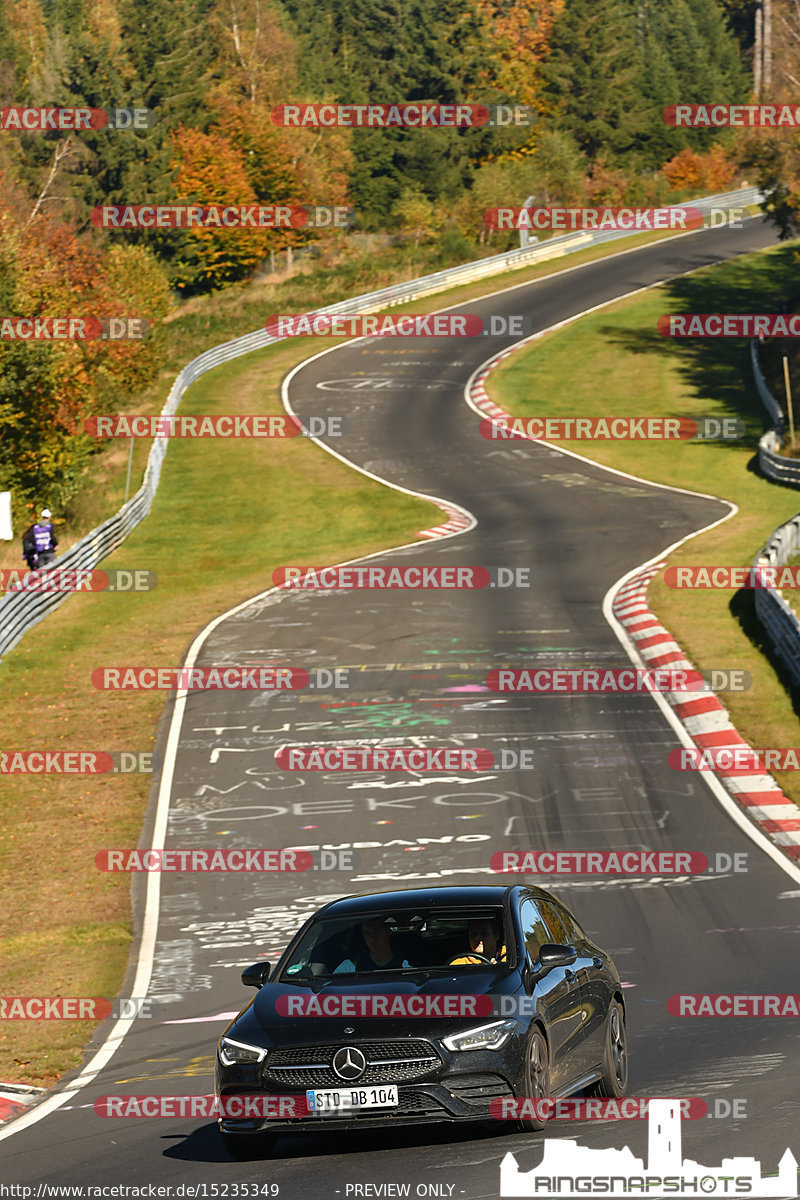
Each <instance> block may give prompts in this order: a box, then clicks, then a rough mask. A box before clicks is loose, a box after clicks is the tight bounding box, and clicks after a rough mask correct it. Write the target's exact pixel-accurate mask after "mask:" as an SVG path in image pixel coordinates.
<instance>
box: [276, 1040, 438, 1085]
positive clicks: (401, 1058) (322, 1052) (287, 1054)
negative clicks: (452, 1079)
mask: <svg viewBox="0 0 800 1200" xmlns="http://www.w3.org/2000/svg"><path fill="white" fill-rule="evenodd" d="M347 1044H348V1043H347V1042H337V1043H334V1044H333V1045H329V1046H292V1047H288V1048H283V1047H281V1048H279V1049H276V1050H271V1051H270V1052H269V1054H268V1055H267V1061H266V1063H265V1064H264V1068H263V1072H262V1080H263V1082H264V1083H265V1084H269V1083H280V1084H283V1085H284V1086H288V1087H313V1088H325V1087H342V1085H343V1082H344V1081H343V1080H342V1079H341V1078H340V1077H339V1076H338V1075H337V1074H336V1073H335V1071H334V1070H333V1067H332V1066H331V1061H332V1059H333V1056H334V1054H335V1053H336V1051H337V1050H339V1049H340V1048H341V1047H342V1046H346V1045H347ZM351 1044H352V1043H351ZM357 1045H358V1048H359V1049H360V1050H361V1051H362V1053H363V1055H364V1057H365V1058H366V1060H367V1066H366V1070H365V1071H364V1074H363V1075H361V1076H360V1077H359V1078H358V1079H357V1080H353V1081H352V1082H353V1083H354V1084H358V1085H359V1086H361V1085H363V1084H370V1083H400V1082H405V1081H407V1080H409V1079H421V1078H422V1077H423V1076H424V1075H428V1074H430V1072H431V1071H433V1070H435V1069H436V1068H437V1067H438V1066H440V1064H441V1059H440V1058H439V1055H438V1054H437V1053H436V1051H435V1050H434V1048H433V1046H432V1045H431V1044H430V1042H425V1041H422V1040H421V1039H419V1038H417V1039H414V1038H409V1039H408V1040H407V1041H391V1042H389V1041H386V1042H358V1043H357Z"/></svg>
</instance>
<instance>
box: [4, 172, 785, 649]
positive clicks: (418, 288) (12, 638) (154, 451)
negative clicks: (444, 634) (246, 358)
mask: <svg viewBox="0 0 800 1200" xmlns="http://www.w3.org/2000/svg"><path fill="white" fill-rule="evenodd" d="M762 199H763V194H762V192H761V191H760V190H759V189H758V188H755V187H750V188H740V189H739V190H738V191H733V192H720V193H718V194H717V195H714V196H702V197H700V198H699V199H697V200H691V201H687V202H686V204H685V206H684V207H689V206H691V207H692V208H696V209H699V210H700V211H701V212H702V213H703V214H704V215H707V214H709V213H710V212H711V211H712V210H714V209H724V208H725V207H726V206H728V207H731V208H745V207H747V206H748V205H753V204H759V203H760V202H761V200H762ZM630 236H631V235H630V232H629V231H627V230H613V229H610V230H602V231H582V232H579V233H568V234H564V235H563V236H561V237H555V238H550V239H549V240H548V241H546V242H537V243H535V244H533V245H530V246H527V247H525V248H520V249H517V250H508V251H505V252H504V253H502V254H495V255H491V256H490V257H488V258H482V259H478V260H477V261H474V262H470V263H462V264H461V265H459V266H457V267H449V268H447V269H446V270H443V271H435V272H433V273H432V274H430V275H423V276H421V277H420V278H419V279H412V280H410V281H408V282H407V283H399V284H393V285H392V286H391V287H386V288H381V289H379V290H378V291H375V292H368V293H366V294H365V295H363V296H356V297H354V298H353V299H350V300H342V301H340V302H338V303H337V304H330V305H328V306H327V307H326V308H319V309H315V310H314V311H315V312H316V313H320V314H328V313H330V314H335V313H369V312H374V311H376V310H380V309H383V308H391V307H392V306H394V305H396V304H406V303H407V302H408V301H409V300H416V299H421V298H422V297H424V296H430V295H433V294H434V293H436V292H441V291H445V290H446V289H448V288H451V287H457V286H458V285H459V284H462V283H472V282H473V281H475V280H478V279H484V278H487V277H488V276H490V275H497V274H501V273H502V272H503V271H510V270H515V269H518V268H519V267H523V266H527V265H529V264H535V263H539V262H547V261H548V260H549V259H552V258H559V257H561V256H563V255H565V254H572V253H574V252H575V251H576V250H581V249H583V248H585V247H587V246H591V245H600V244H602V243H605V242H609V241H616V240H617V239H618V238H624V237H630ZM280 340H281V339H279V338H276V337H274V336H273V335H271V334H268V333H267V332H266V330H265V329H257V330H254V331H253V332H252V333H246V334H244V335H243V336H242V337H238V338H234V339H233V340H232V341H230V342H225V343H223V344H222V345H221V346H214V347H213V348H212V349H211V350H206V351H205V352H204V353H203V354H200V355H198V357H197V358H194V359H192V361H191V362H190V363H188V365H187V366H185V367H184V368H183V370H182V371H181V372H180V373H179V374H178V376H177V377H176V379H175V381H174V382H173V384H172V387H171V388H170V392H169V396H168V397H167V401H166V403H165V405H164V407H163V409H162V410H161V415H162V416H172V415H173V414H174V413H175V411H176V410H177V407H178V405H179V404H180V402H181V399H182V397H183V394H184V392H185V391H186V389H187V388H188V387H189V386H190V384H192V383H194V381H195V380H196V379H199V378H200V376H201V375H203V374H205V372H206V371H211V370H213V368H214V367H218V366H220V365H221V364H222V363H225V362H230V361H231V360H232V359H234V358H238V357H239V356H240V355H242V354H249V353H250V352H251V351H252V350H260V349H263V348H264V347H266V346H269V345H271V344H272V343H273V342H277V341H280ZM167 445H168V439H166V438H156V439H155V440H154V442H153V445H152V448H151V450H150V455H149V457H148V460H147V466H146V469H145V473H144V478H143V481H142V486H141V487H140V489H139V491H138V492H137V493H136V495H135V496H134V497H133V498H132V499H131V500H129V501H128V502H127V504H124V505H123V506H122V508H121V509H119V511H118V512H117V513H115V514H114V516H113V517H110V518H109V519H108V520H107V521H104V522H103V523H102V524H101V525H98V526H97V528H96V529H93V530H92V531H91V532H90V533H87V534H86V535H85V537H82V538H81V539H80V541H78V542H76V543H75V544H74V545H73V546H71V547H70V549H69V550H67V551H66V553H65V554H62V555H61V556H60V557H59V559H58V566H59V568H61V569H63V570H73V569H84V570H85V569H90V568H92V567H96V566H97V565H98V563H100V562H102V561H103V559H104V558H106V557H107V556H108V555H109V554H111V553H112V552H113V551H114V550H116V549H118V547H119V546H121V545H122V543H123V542H124V541H125V539H126V538H127V537H128V535H129V534H130V533H131V531H132V530H133V529H135V528H136V526H137V525H138V524H139V522H140V521H141V520H143V519H144V517H146V516H147V514H148V513H149V511H150V508H151V505H152V503H153V498H154V496H155V494H156V489H157V487H158V481H159V478H160V476H161V466H162V463H163V461H164V455H165V454H166V452H167ZM70 594H71V593H69V592H14V593H8V594H6V596H5V598H4V599H3V600H2V603H0V658H1V657H2V655H4V654H6V653H8V651H9V650H11V649H12V648H13V647H14V646H16V644H17V643H18V642H19V640H20V638H22V637H23V635H24V634H25V633H26V631H27V630H28V629H31V628H33V626H34V625H37V624H38V623H39V621H42V620H43V619H44V618H45V617H46V616H47V615H48V613H50V612H52V611H53V610H54V609H55V608H57V607H58V606H59V605H60V604H63V603H64V601H65V600H66V599H68V597H69V595H70Z"/></svg>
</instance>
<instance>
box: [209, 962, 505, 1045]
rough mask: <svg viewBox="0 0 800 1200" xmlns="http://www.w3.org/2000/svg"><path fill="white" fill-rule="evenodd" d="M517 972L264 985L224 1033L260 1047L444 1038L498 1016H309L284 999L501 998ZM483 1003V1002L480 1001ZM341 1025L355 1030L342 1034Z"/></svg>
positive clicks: (496, 970) (494, 970) (493, 970)
mask: <svg viewBox="0 0 800 1200" xmlns="http://www.w3.org/2000/svg"><path fill="white" fill-rule="evenodd" d="M520 986H521V985H520V979H519V975H518V973H517V972H515V971H510V972H509V970H508V969H507V968H506V967H497V968H487V970H485V971H471V972H469V973H468V974H464V975H457V976H454V975H437V976H431V977H426V976H425V974H424V973H423V972H418V973H416V974H414V975H411V976H409V975H405V976H403V975H400V974H389V973H387V975H386V976H385V977H383V978H381V979H380V980H379V981H369V980H366V979H362V980H360V981H359V982H357V983H356V982H352V983H345V982H342V980H341V979H339V978H337V979H330V980H326V981H324V982H323V981H321V980H319V979H317V980H314V981H313V982H311V983H308V984H299V983H283V982H280V983H266V984H264V986H263V987H262V988H261V989H260V990H259V992H258V994H257V995H256V996H255V998H254V1000H253V1002H252V1003H251V1004H250V1005H249V1006H248V1007H247V1008H246V1009H245V1010H244V1012H242V1013H240V1014H239V1016H238V1017H237V1018H236V1019H235V1020H234V1021H233V1022H232V1024H231V1025H230V1026H229V1027H228V1029H227V1030H226V1031H225V1032H226V1033H227V1034H228V1035H229V1036H230V1037H235V1038H237V1039H239V1040H241V1041H245V1042H249V1043H253V1044H256V1045H263V1046H274V1045H286V1044H287V1043H288V1042H291V1044H293V1045H313V1044H314V1043H317V1042H320V1041H322V1042H324V1041H328V1040H337V1039H341V1038H342V1037H345V1038H346V1037H351V1038H353V1037H359V1036H361V1037H366V1036H368V1037H370V1038H379V1037H382V1036H387V1037H397V1036H398V1033H400V1032H402V1034H403V1035H404V1036H408V1037H414V1036H418V1037H425V1036H431V1035H434V1036H445V1035H446V1034H447V1033H448V1032H450V1031H451V1030H455V1029H466V1028H469V1027H470V1026H472V1025H480V1024H485V1023H487V1022H489V1021H491V1020H495V1019H497V1018H496V1017H494V1016H492V1014H491V1013H489V1014H488V1015H485V1014H484V1013H483V1012H482V1010H481V1008H480V1006H479V1005H476V1008H477V1011H478V1012H480V1014H481V1015H478V1016H475V1015H469V1014H468V1015H466V1016H446V1017H438V1016H431V1015H426V1016H419V1017H415V1016H405V1015H403V1016H399V1017H397V1016H391V1017H388V1016H387V1017H368V1016H363V1015H346V1016H345V1015H337V1016H332V1017H329V1016H325V1015H319V1014H318V1013H316V1014H314V1015H313V1016H298V1015H293V1016H286V1015H282V1012H285V1011H286V1009H285V1008H284V1007H283V1006H285V1005H286V1004H287V998H289V997H302V998H304V999H305V1000H306V1001H308V1000H309V999H310V998H313V997H316V998H317V999H318V1000H320V1001H322V999H323V998H324V997H327V996H337V997H339V996H341V997H347V996H405V997H409V996H462V997H469V996H478V997H489V996H492V997H494V996H500V995H508V994H511V993H514V992H516V991H518V990H519V988H520ZM484 1003H485V1001H484ZM345 1029H351V1030H354V1032H353V1033H351V1034H345V1033H344V1030H345Z"/></svg>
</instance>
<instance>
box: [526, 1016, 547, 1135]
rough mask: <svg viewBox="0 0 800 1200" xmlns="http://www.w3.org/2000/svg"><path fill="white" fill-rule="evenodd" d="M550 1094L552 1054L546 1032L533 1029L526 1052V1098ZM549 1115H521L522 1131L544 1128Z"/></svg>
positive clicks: (537, 1097) (530, 1131) (540, 1098)
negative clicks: (549, 1051)
mask: <svg viewBox="0 0 800 1200" xmlns="http://www.w3.org/2000/svg"><path fill="white" fill-rule="evenodd" d="M549 1095H550V1055H549V1053H548V1050H547V1042H546V1041H545V1040H544V1034H543V1033H542V1031H541V1030H540V1029H538V1028H534V1029H533V1030H532V1031H531V1034H530V1037H529V1038H528V1046H527V1050H526V1052H525V1096H524V1097H523V1103H524V1101H525V1100H542V1099H544V1098H545V1097H547V1096H549ZM546 1124H547V1117H545V1116H543V1115H542V1114H541V1113H539V1114H538V1115H532V1116H524V1117H520V1119H519V1122H518V1126H519V1129H520V1130H521V1132H522V1133H536V1132H537V1131H538V1130H539V1129H544V1127H545V1125H546Z"/></svg>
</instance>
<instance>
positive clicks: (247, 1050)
mask: <svg viewBox="0 0 800 1200" xmlns="http://www.w3.org/2000/svg"><path fill="white" fill-rule="evenodd" d="M217 1053H218V1055H219V1061H220V1062H221V1063H222V1065H223V1066H225V1067H233V1066H236V1065H237V1064H238V1065H240V1066H241V1065H243V1064H246V1063H260V1062H261V1061H262V1060H263V1059H264V1057H265V1056H266V1053H267V1052H266V1050H264V1049H263V1048H262V1047H261V1046H248V1045H247V1044H246V1043H245V1042H235V1041H234V1040H233V1038H229V1037H223V1038H220V1043H219V1048H218V1050H217Z"/></svg>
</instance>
